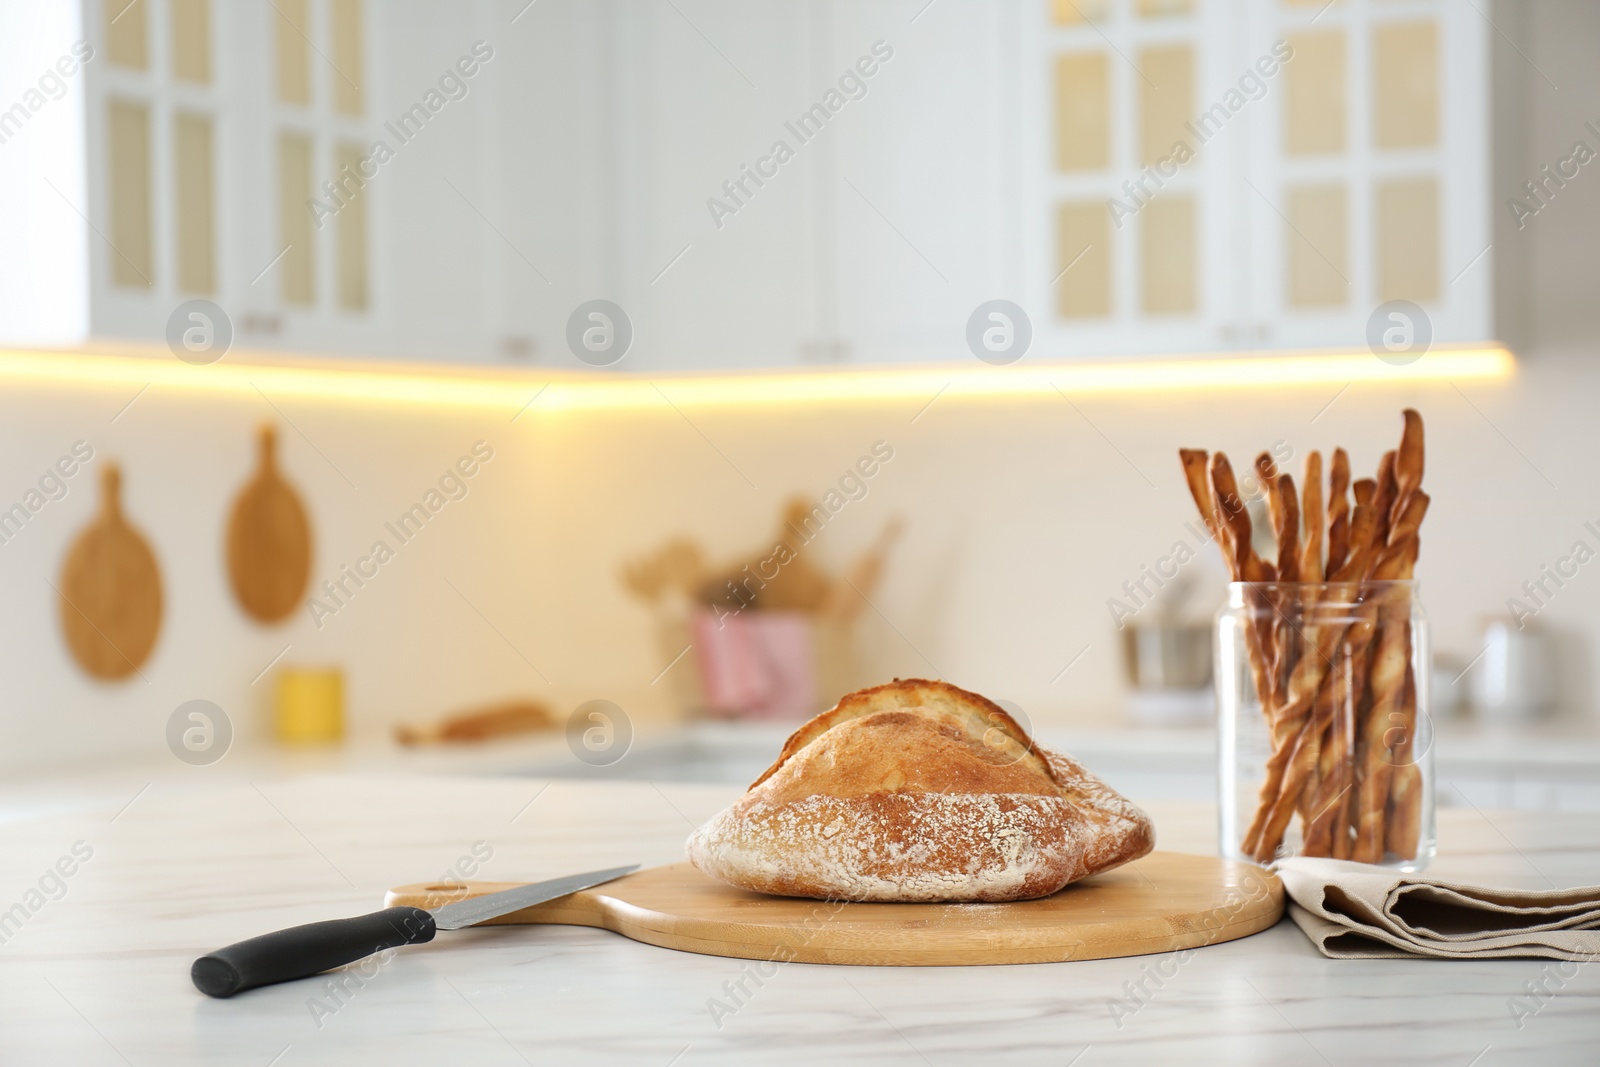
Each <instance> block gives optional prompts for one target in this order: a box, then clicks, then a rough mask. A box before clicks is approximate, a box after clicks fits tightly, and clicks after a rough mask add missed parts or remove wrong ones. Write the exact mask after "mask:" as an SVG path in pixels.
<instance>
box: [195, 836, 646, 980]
mask: <svg viewBox="0 0 1600 1067" xmlns="http://www.w3.org/2000/svg"><path fill="white" fill-rule="evenodd" d="M638 869H639V865H638V864H637V863H635V864H631V865H630V866H627V867H612V868H609V869H607V870H603V871H588V872H586V873H584V874H570V875H567V876H565V877H563V878H551V879H549V880H547V881H543V882H534V883H532V884H530V885H519V886H517V887H516V888H514V889H502V890H501V891H500V892H498V893H489V894H486V895H484V896H481V897H474V898H472V899H471V900H458V901H456V902H455V903H453V904H446V905H444V906H442V907H439V908H434V909H431V910H430V909H425V908H412V907H404V906H402V907H395V908H384V909H383V910H382V911H375V912H371V913H370V914H367V915H355V916H352V917H350V918H348V919H330V920H328V921H326V922H317V923H307V924H305V925H304V926H293V927H290V928H289V929H287V930H278V931H275V932H273V933H270V934H262V935H261V936H260V937H252V938H250V939H249V940H246V941H240V942H238V943H237V944H233V945H229V946H228V947H227V948H219V949H218V950H217V951H215V952H212V953H209V954H207V955H204V956H201V957H200V958H199V959H197V960H195V961H194V964H193V966H191V967H190V968H189V977H190V979H191V980H193V982H194V985H195V988H196V989H198V990H200V992H202V993H204V994H206V996H209V997H231V996H233V995H234V994H235V993H240V992H243V991H244V990H246V989H254V988H255V987H257V986H263V985H271V984H273V983H274V982H287V981H291V980H292V979H295V978H309V977H310V976H312V975H314V974H321V973H322V972H323V971H326V970H329V969H331V968H334V967H341V966H343V965H344V964H346V963H354V962H355V961H356V960H359V959H364V958H365V957H367V956H370V955H372V954H373V953H375V952H382V951H383V950H385V949H391V948H399V947H400V946H402V945H421V944H424V943H426V942H429V941H432V940H433V935H434V934H435V933H437V932H438V931H440V930H460V929H461V928H463V927H466V926H472V925H474V924H476V923H481V922H484V921H486V920H489V919H494V918H497V917H499V916H501V915H507V914H510V913H511V912H514V911H521V910H522V909H523V908H531V907H533V906H534V905H535V904H543V903H545V902H546V901H550V900H555V899H557V898H558V897H564V896H567V895H569V894H571V893H576V892H577V891H578V890H580V889H589V888H591V887H593V886H597V885H603V884H604V883H606V882H609V881H612V880H614V879H617V878H621V877H622V876H623V875H625V874H629V873H631V872H633V871H636V870H638Z"/></svg>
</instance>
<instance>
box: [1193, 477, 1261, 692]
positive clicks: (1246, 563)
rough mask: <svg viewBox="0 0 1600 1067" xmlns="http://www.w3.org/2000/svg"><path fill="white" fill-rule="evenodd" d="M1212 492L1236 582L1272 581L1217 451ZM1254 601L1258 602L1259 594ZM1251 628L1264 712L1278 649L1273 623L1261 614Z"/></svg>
mask: <svg viewBox="0 0 1600 1067" xmlns="http://www.w3.org/2000/svg"><path fill="white" fill-rule="evenodd" d="M1209 473H1210V475H1211V491H1212V493H1213V495H1214V498H1215V500H1216V503H1217V515H1218V518H1219V520H1220V521H1219V523H1218V525H1219V526H1220V527H1221V528H1222V530H1223V531H1224V537H1223V544H1224V551H1225V552H1226V553H1227V554H1229V555H1230V556H1231V563H1230V569H1231V570H1232V571H1233V573H1234V574H1236V575H1238V577H1237V578H1236V579H1235V580H1236V581H1242V582H1249V583H1251V584H1255V585H1259V584H1262V583H1265V582H1270V581H1272V580H1273V575H1272V572H1271V568H1270V566H1269V565H1268V564H1267V563H1266V562H1265V561H1264V560H1262V558H1261V557H1260V556H1258V555H1256V552H1255V549H1254V548H1253V547H1251V539H1252V534H1253V533H1254V531H1253V530H1252V529H1251V527H1250V512H1249V511H1247V510H1246V509H1245V505H1244V498H1243V497H1241V496H1240V495H1239V483H1238V481H1237V479H1235V478H1234V475H1233V464H1231V463H1230V462H1229V461H1228V456H1227V453H1225V452H1217V453H1215V454H1213V455H1212V457H1211V462H1210V471H1209ZM1256 599H1258V600H1259V599H1260V594H1259V592H1258V593H1257V594H1256ZM1257 614H1258V615H1259V616H1261V617H1260V618H1259V619H1258V620H1257V622H1256V624H1255V626H1254V627H1253V630H1254V633H1255V639H1254V640H1255V642H1256V648H1257V650H1258V651H1257V655H1258V656H1259V657H1260V669H1259V670H1254V668H1253V670H1254V674H1253V677H1254V680H1255V682H1256V686H1257V688H1256V694H1257V695H1258V697H1259V698H1260V700H1261V707H1262V710H1263V711H1266V710H1267V709H1270V708H1271V707H1273V706H1274V705H1275V704H1276V702H1277V677H1276V676H1275V675H1274V673H1273V670H1272V665H1273V664H1274V663H1276V662H1277V658H1278V656H1277V649H1276V648H1275V647H1274V645H1273V637H1272V629H1273V628H1272V622H1271V620H1270V619H1269V618H1266V617H1265V613H1264V612H1257Z"/></svg>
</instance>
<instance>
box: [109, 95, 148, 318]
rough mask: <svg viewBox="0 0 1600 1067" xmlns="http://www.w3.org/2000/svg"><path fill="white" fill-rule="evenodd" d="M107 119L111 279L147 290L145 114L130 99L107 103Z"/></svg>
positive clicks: (146, 146) (146, 141)
mask: <svg viewBox="0 0 1600 1067" xmlns="http://www.w3.org/2000/svg"><path fill="white" fill-rule="evenodd" d="M106 120H107V126H108V133H109V143H108V144H107V148H108V151H107V153H106V154H107V156H108V157H109V158H108V160H107V163H108V167H107V169H108V172H109V173H108V178H109V181H110V194H111V251H112V255H111V280H112V281H113V282H115V283H116V284H117V285H136V286H146V287H147V286H149V285H151V284H152V278H153V276H154V274H155V265H154V264H153V263H152V262H151V258H152V257H151V253H152V245H151V240H150V109H149V108H148V107H146V106H145V105H144V104H139V103H135V102H133V101H130V100H112V101H111V103H110V106H109V107H108V108H107V109H106Z"/></svg>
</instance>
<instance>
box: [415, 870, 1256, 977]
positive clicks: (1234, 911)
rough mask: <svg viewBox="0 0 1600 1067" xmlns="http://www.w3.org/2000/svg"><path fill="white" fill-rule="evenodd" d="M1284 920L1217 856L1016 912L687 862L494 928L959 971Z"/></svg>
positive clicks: (1235, 931)
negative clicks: (800, 886) (528, 927)
mask: <svg viewBox="0 0 1600 1067" xmlns="http://www.w3.org/2000/svg"><path fill="white" fill-rule="evenodd" d="M517 884H519V883H516V882H468V883H466V884H465V886H459V885H458V886H449V885H437V884H429V883H426V882H423V883H419V884H417V885H407V886H400V887H398V888H396V889H392V890H390V891H389V894H388V896H387V897H386V898H385V900H386V903H387V905H388V906H389V907H393V906H395V905H397V904H409V905H412V906H414V907H419V908H436V907H439V906H440V905H442V904H448V903H450V902H452V901H455V900H465V899H468V898H471V897H475V896H481V895H482V894H484V893H494V892H498V891H499V890H502V889H510V888H512V887H513V886H515V885H517ZM1282 914H1283V885H1282V884H1281V883H1280V882H1279V881H1278V879H1277V877H1276V876H1274V875H1273V874H1271V873H1270V872H1268V871H1265V870H1262V869H1261V868H1259V867H1254V866H1251V865H1249V864H1243V863H1235V862H1233V861H1231V860H1224V859H1218V858H1216V857H1213V856H1191V855H1187V854H1184V853H1180V852H1153V853H1151V854H1150V855H1148V856H1146V857H1145V858H1144V859H1142V860H1139V861H1137V862H1135V863H1130V864H1127V865H1125V866H1122V867H1118V868H1117V869H1116V870H1114V871H1107V872H1106V873H1105V874H1098V875H1095V876H1094V877H1092V878H1085V879H1084V880H1083V881H1081V882H1076V883H1074V884H1072V885H1069V886H1067V887H1066V888H1065V889H1063V890H1061V892H1059V893H1056V894H1055V895H1054V896H1049V897H1045V898H1043V899H1042V900H1023V901H1017V902H1015V903H1011V904H848V903H844V902H842V901H826V900H802V899H797V898H793V897H769V896H763V895H762V894H760V893H751V892H749V891H747V890H743V889H735V888H733V887H732V886H727V885H723V884H722V883H721V882H717V881H713V880H712V879H710V878H708V877H706V876H705V875H703V874H701V873H700V872H699V871H698V870H696V869H695V868H694V867H693V866H691V865H690V864H687V863H675V864H673V865H671V866H669V867H652V868H650V869H649V870H645V871H638V872H636V873H634V874H630V875H628V876H626V877H624V878H619V879H617V880H616V881H614V882H607V883H606V884H605V885H601V886H596V887H595V888H593V889H585V890H582V891H580V892H577V893H573V894H572V895H570V896H566V897H562V898H561V899H560V900H553V901H550V902H549V903H547V904H540V905H538V906H536V907H532V908H525V909H523V910H522V911H517V912H512V913H511V914H509V915H503V916H501V917H500V918H498V919H491V920H489V922H490V923H550V924H558V925H563V926H595V927H600V928H602V929H606V930H614V931H616V932H617V933H619V934H622V935H623V936H624V937H629V938H632V939H633V940H635V941H642V942H644V943H645V944H647V945H659V946H660V947H662V948H675V949H680V950H682V951H685V952H698V953H701V954H703V955H708V956H734V957H738V958H741V959H751V960H784V961H798V962H801V963H842V964H852V965H857V966H873V967H881V966H889V967H949V966H964V965H979V964H994V963H1059V962H1062V961H1065V960H1095V959H1108V958H1110V957H1114V956H1141V955H1144V954H1146V953H1151V952H1170V951H1173V950H1175V949H1184V948H1195V947H1198V946H1201V945H1212V944H1218V943H1220V942H1223V941H1232V940H1235V939H1236V938H1240V937H1245V936H1246V935H1248V934H1253V933H1256V932H1257V931H1260V930H1265V929H1266V928H1267V927H1269V926H1271V925H1273V924H1274V923H1276V922H1277V921H1278V919H1279V917H1280V916H1282ZM484 925H488V923H486V924H484Z"/></svg>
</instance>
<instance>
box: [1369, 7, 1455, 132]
mask: <svg viewBox="0 0 1600 1067" xmlns="http://www.w3.org/2000/svg"><path fill="white" fill-rule="evenodd" d="M1372 55H1373V76H1374V81H1375V84H1374V85H1373V93H1372V130H1373V139H1374V141H1375V142H1376V144H1377V146H1378V147H1379V148H1424V147H1427V146H1429V145H1433V144H1436V143H1437V142H1438V140H1439V33H1438V30H1437V28H1436V27H1435V26H1434V24H1433V23H1431V22H1411V23H1397V24H1394V25H1389V26H1379V27H1378V28H1377V29H1376V30H1374V31H1373V34H1372Z"/></svg>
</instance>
